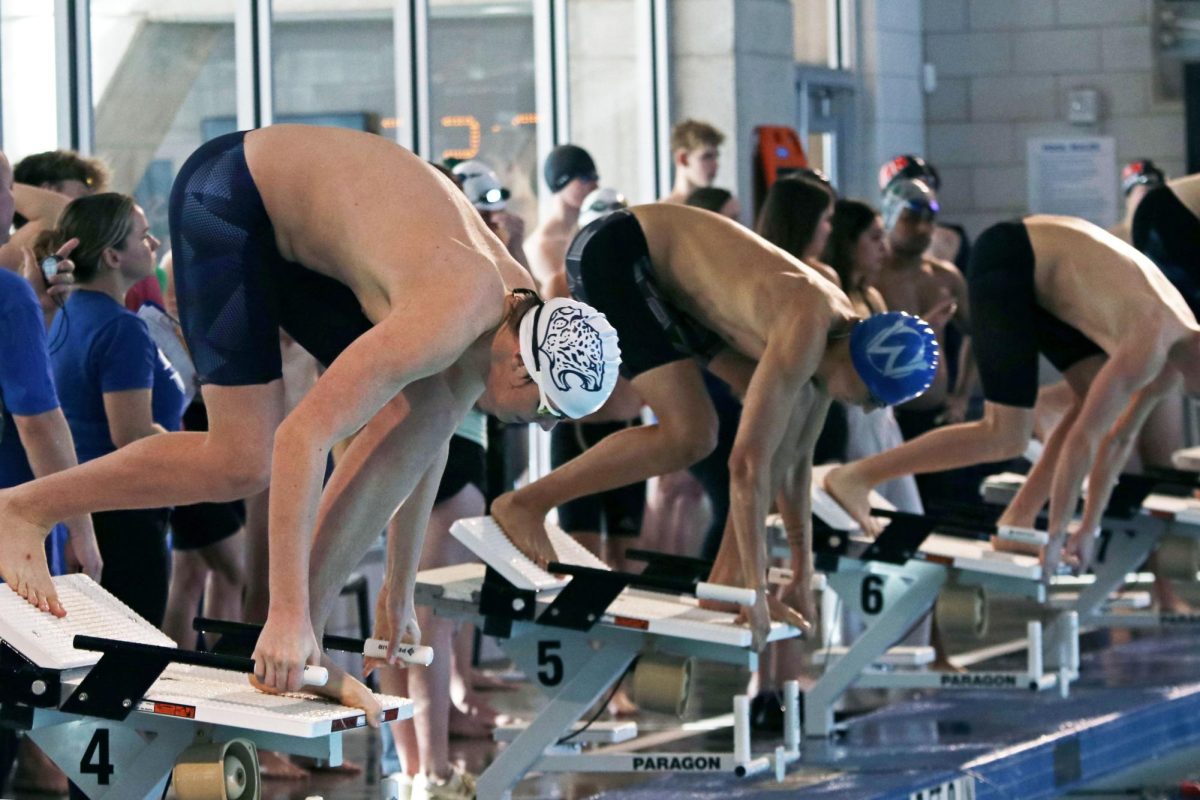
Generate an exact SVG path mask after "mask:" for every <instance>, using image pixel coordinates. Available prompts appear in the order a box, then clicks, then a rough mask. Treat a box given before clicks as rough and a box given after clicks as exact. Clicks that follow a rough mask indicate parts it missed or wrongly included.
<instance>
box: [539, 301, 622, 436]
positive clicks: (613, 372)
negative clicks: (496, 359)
mask: <svg viewBox="0 0 1200 800" xmlns="http://www.w3.org/2000/svg"><path fill="white" fill-rule="evenodd" d="M519 338H520V346H521V358H522V360H523V361H524V363H525V368H526V369H527V370H528V371H529V374H530V376H531V377H532V378H533V379H534V380H535V381H537V383H538V385H539V386H541V387H542V389H543V390H544V391H545V393H546V396H547V397H548V398H549V399H550V400H551V401H553V403H554V405H555V406H556V407H557V408H558V409H559V410H560V411H562V412H563V413H564V414H566V415H567V416H569V417H572V418H574V419H579V418H580V417H585V416H587V415H588V414H591V413H592V412H593V411H596V410H597V409H598V408H600V406H602V405H604V403H605V401H606V400H608V396H609V395H610V394H612V390H613V387H615V386H616V383H617V371H618V368H619V366H620V363H621V349H620V347H619V346H618V344H617V332H616V330H615V329H614V328H613V327H612V325H610V324H609V322H608V319H607V318H605V316H604V315H603V314H601V313H600V312H599V311H597V310H596V309H594V308H592V307H591V306H589V305H587V304H586V303H581V302H580V301H578V300H571V299H568V298H565V297H556V298H553V299H551V300H548V301H546V303H545V304H543V305H542V306H540V307H537V308H533V309H530V310H529V311H527V312H526V313H525V317H524V318H523V319H522V320H521V325H520V337H519Z"/></svg>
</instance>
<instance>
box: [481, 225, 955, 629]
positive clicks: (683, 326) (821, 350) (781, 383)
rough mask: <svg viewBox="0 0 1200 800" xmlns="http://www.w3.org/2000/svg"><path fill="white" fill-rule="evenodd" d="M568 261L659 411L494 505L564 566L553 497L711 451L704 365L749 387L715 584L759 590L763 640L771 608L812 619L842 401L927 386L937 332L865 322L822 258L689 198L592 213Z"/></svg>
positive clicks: (903, 319) (500, 517) (899, 396)
mask: <svg viewBox="0 0 1200 800" xmlns="http://www.w3.org/2000/svg"><path fill="white" fill-rule="evenodd" d="M567 272H568V278H569V281H570V283H571V290H572V294H573V295H574V296H575V297H577V298H580V299H582V300H584V301H585V302H587V303H590V304H592V305H595V306H596V307H597V308H598V309H599V308H603V309H606V312H605V313H606V314H607V316H608V319H609V321H610V322H611V323H612V324H613V326H614V327H615V328H616V329H617V331H618V333H619V334H620V335H621V336H622V337H623V339H624V340H625V341H627V342H628V343H629V344H628V345H627V347H626V353H625V360H624V367H623V369H624V372H625V374H626V375H627V377H629V378H630V379H631V380H632V383H633V388H634V389H635V390H637V392H638V394H639V395H640V396H641V397H642V399H643V400H644V401H645V403H646V404H647V405H648V406H650V408H651V410H652V411H653V412H654V415H655V417H656V419H657V422H656V423H655V424H653V425H645V426H642V427H637V428H629V429H626V430H623V431H620V432H617V433H614V434H612V435H611V436H608V437H606V438H605V439H603V440H602V441H601V442H599V443H598V444H596V445H595V446H594V447H592V448H591V449H589V450H588V451H587V452H586V453H583V454H582V455H581V456H579V457H578V458H576V459H574V460H572V461H570V462H568V463H566V464H564V465H562V466H561V467H559V468H558V469H556V470H554V471H553V472H552V473H550V474H549V475H547V476H546V477H544V478H542V479H541V480H539V481H536V482H535V483H532V484H530V485H528V486H526V487H524V488H522V489H520V490H518V491H516V492H513V493H510V494H507V495H503V496H501V497H500V498H498V499H497V500H496V501H495V502H494V503H493V505H492V513H493V515H494V516H495V517H496V519H497V521H498V522H499V523H500V524H501V526H502V527H503V528H504V530H505V532H506V533H507V534H508V535H509V537H510V538H511V539H512V540H513V542H514V543H515V544H516V545H517V546H518V547H519V548H521V550H522V551H523V552H525V553H527V554H530V555H532V556H533V557H535V558H536V559H538V560H541V561H548V560H550V559H553V558H554V550H553V548H552V547H551V545H550V542H549V539H548V537H547V536H546V532H545V529H544V527H543V523H544V520H545V515H546V514H547V512H548V511H549V510H550V509H551V508H553V507H555V506H557V505H559V504H561V503H563V502H565V501H567V500H570V499H572V498H575V497H580V496H582V495H586V494H591V493H594V492H599V491H604V490H606V489H610V488H613V487H615V486H622V485H624V484H627V483H630V482H632V481H638V480H645V479H646V478H650V477H652V476H655V475H662V474H663V473H666V472H670V471H673V470H678V469H682V468H684V467H687V466H688V465H690V464H692V463H693V462H695V461H698V460H699V459H701V458H703V457H704V456H705V455H706V454H707V453H709V452H710V451H711V450H712V448H713V447H714V446H715V441H716V433H717V432H716V415H715V412H714V411H713V407H712V403H711V402H710V400H709V398H708V394H707V392H706V391H705V389H704V383H703V380H702V375H701V371H702V370H703V369H708V370H709V371H710V372H712V373H713V374H715V375H717V376H718V377H720V378H722V379H723V380H726V381H728V382H729V383H730V384H731V385H732V386H733V387H734V390H735V391H736V392H737V393H738V394H741V395H743V396H744V398H745V399H744V408H743V412H742V419H741V423H740V425H739V427H738V431H737V436H736V439H735V442H734V446H733V453H732V456H731V458H730V473H731V491H730V494H731V510H730V517H729V524H730V525H731V526H732V531H733V533H732V535H730V533H729V528H728V527H727V529H726V535H725V537H724V539H723V541H722V543H721V550H720V553H719V554H718V556H717V562H716V564H715V565H714V568H713V572H712V575H711V576H710V580H713V581H716V582H720V583H737V584H739V585H741V586H745V587H750V588H753V589H755V590H756V591H757V593H758V599H757V601H756V603H755V605H754V607H753V608H752V609H750V612H749V614H750V619H751V623H752V627H753V630H754V634H755V642H756V644H761V643H762V642H763V641H765V636H766V633H767V630H768V628H769V623H770V617H775V618H776V619H782V620H785V621H788V622H791V623H792V624H796V625H805V624H806V623H805V621H804V618H803V617H807V618H808V619H813V618H814V616H815V612H814V609H813V600H812V592H811V579H812V574H813V570H812V548H811V524H812V520H811V514H810V499H809V482H810V475H811V466H812V447H813V444H814V443H815V441H816V438H817V434H818V433H819V432H820V430H821V426H822V424H823V422H824V418H825V411H826V409H827V408H828V406H829V402H830V399H831V398H837V399H840V400H843V401H845V402H849V403H855V404H858V405H883V404H894V403H898V402H903V401H905V400H909V399H911V398H912V397H914V396H916V395H918V394H920V393H921V392H922V391H924V390H925V389H926V388H928V386H929V383H930V381H931V380H932V379H933V373H934V371H935V370H936V367H937V358H938V353H937V346H936V342H935V340H934V339H933V333H932V331H930V330H929V328H928V326H926V325H925V323H924V322H922V321H920V320H918V319H916V318H914V317H911V316H909V315H906V314H900V313H892V314H882V315H876V316H873V317H871V318H869V319H868V320H866V321H860V320H859V318H858V315H857V314H856V313H855V312H854V309H853V307H852V306H851V304H850V301H849V300H848V299H847V298H846V295H845V294H843V293H842V291H841V290H840V289H838V288H837V287H836V286H835V285H834V284H832V283H830V282H829V281H827V280H825V279H824V278H822V277H821V276H820V275H818V274H817V273H816V272H815V271H814V270H813V269H812V268H810V267H808V266H806V265H805V264H803V263H802V262H800V261H798V260H797V259H795V258H793V257H791V256H790V255H788V254H787V253H785V252H784V251H782V250H780V249H779V248H777V247H774V246H772V245H771V244H769V243H767V242H766V241H765V240H763V239H762V238H760V237H758V236H756V235H755V234H753V233H751V232H750V231H749V230H747V229H745V228H743V227H741V226H740V225H738V224H736V223H735V222H733V221H731V220H728V219H726V218H724V217H721V216H720V215H718V214H713V213H711V212H708V211H702V210H699V209H695V208H690V207H686V206H675V205H668V204H655V205H646V206H638V207H636V208H632V209H629V210H625V211H617V212H614V213H612V214H610V215H608V216H607V217H604V218H603V219H601V220H598V221H596V222H594V223H592V224H591V225H589V226H588V227H587V228H585V229H584V230H583V231H581V232H580V234H579V236H578V237H577V238H576V240H575V241H574V242H573V243H572V246H571V250H570V252H569V253H568V255H567ZM776 492H778V496H777V498H776V499H777V501H778V503H779V510H780V513H781V514H782V515H783V518H784V521H785V526H786V528H787V530H788V534H789V539H790V541H791V544H792V550H793V562H792V563H793V565H794V566H795V568H796V578H795V580H794V581H793V583H792V584H791V585H790V586H789V587H788V588H787V590H786V591H785V592H784V595H783V597H784V602H785V603H786V605H787V606H790V608H785V607H783V606H780V605H779V604H778V603H777V602H776V601H775V600H774V599H773V598H770V597H769V596H768V595H767V593H766V538H765V531H764V521H765V518H766V514H767V508H768V505H769V502H770V500H771V499H772V496H774V495H775V493H776ZM768 602H771V603H772V607H771V609H770V614H768V605H767V604H768ZM792 609H798V610H799V611H800V614H797V613H796V612H795V611H794V610H792Z"/></svg>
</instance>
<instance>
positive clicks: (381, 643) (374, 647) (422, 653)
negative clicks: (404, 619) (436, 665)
mask: <svg viewBox="0 0 1200 800" xmlns="http://www.w3.org/2000/svg"><path fill="white" fill-rule="evenodd" d="M387 650H388V643H387V640H386V639H367V641H366V644H364V645H363V655H364V656H366V657H367V658H387ZM396 657H397V658H399V659H400V660H401V661H404V662H407V663H409V664H419V665H420V666H422V667H428V666H429V665H430V664H432V663H433V648H432V647H426V646H425V645H421V644H401V645H400V646H399V647H397V648H396Z"/></svg>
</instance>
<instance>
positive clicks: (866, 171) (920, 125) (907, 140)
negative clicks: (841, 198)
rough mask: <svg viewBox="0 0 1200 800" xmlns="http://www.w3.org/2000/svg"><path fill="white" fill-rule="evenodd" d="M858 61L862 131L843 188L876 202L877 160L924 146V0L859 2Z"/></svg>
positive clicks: (848, 144) (849, 144) (853, 144)
mask: <svg viewBox="0 0 1200 800" xmlns="http://www.w3.org/2000/svg"><path fill="white" fill-rule="evenodd" d="M856 10H857V14H856V19H855V25H856V33H857V35H856V37H855V42H856V45H855V63H856V64H857V72H858V74H859V79H860V84H859V86H860V91H859V92H858V93H857V115H856V118H857V120H858V131H857V132H856V135H855V136H854V137H853V141H850V142H845V143H843V147H850V148H852V152H851V154H850V156H851V157H850V160H849V166H850V168H849V169H848V170H847V171H846V174H845V175H843V176H842V180H841V184H842V185H841V187H840V188H841V190H842V191H843V193H845V194H847V195H850V196H854V197H862V198H864V199H867V200H868V201H870V202H875V200H876V198H877V196H878V186H877V183H876V174H877V173H878V169H879V166H880V165H881V164H882V163H883V162H884V161H886V160H888V159H889V158H891V157H892V156H894V155H896V154H897V153H921V152H924V151H925V139H926V136H925V95H924V94H923V92H922V89H921V71H922V65H923V60H922V41H921V27H922V19H921V17H922V11H923V9H922V7H921V0H862V2H859V3H857V4H856Z"/></svg>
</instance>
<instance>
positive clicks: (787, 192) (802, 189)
mask: <svg viewBox="0 0 1200 800" xmlns="http://www.w3.org/2000/svg"><path fill="white" fill-rule="evenodd" d="M833 201H834V195H833V191H832V190H831V189H830V188H829V187H828V186H826V185H825V184H823V183H817V182H816V181H812V180H809V179H808V178H793V177H787V178H780V179H779V180H777V181H775V183H773V184H772V185H771V188H770V189H768V190H767V196H766V197H765V198H763V205H762V208H761V209H760V210H759V212H758V221H757V223H756V224H755V226H754V231H755V233H757V234H758V235H759V236H761V237H763V238H764V239H766V240H767V241H768V242H770V243H771V244H773V245H775V246H776V247H780V248H782V249H784V250H786V251H787V252H788V253H790V254H791V255H793V256H795V257H796V258H798V259H800V260H801V261H803V262H804V263H805V264H808V265H809V266H810V267H812V268H813V269H815V270H816V271H817V272H819V273H820V274H821V275H822V276H824V277H825V278H828V279H829V280H830V281H832V282H833V283H835V284H836V283H837V282H838V278H837V273H836V272H834V270H833V269H832V268H831V267H830V266H829V265H828V264H824V263H822V262H821V254H822V253H823V252H824V250H825V242H826V240H828V238H829V224H830V223H829V220H830V218H831V217H832V216H833Z"/></svg>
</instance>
